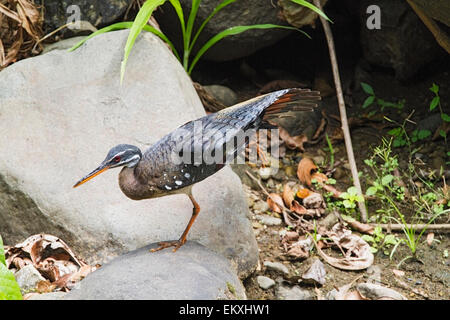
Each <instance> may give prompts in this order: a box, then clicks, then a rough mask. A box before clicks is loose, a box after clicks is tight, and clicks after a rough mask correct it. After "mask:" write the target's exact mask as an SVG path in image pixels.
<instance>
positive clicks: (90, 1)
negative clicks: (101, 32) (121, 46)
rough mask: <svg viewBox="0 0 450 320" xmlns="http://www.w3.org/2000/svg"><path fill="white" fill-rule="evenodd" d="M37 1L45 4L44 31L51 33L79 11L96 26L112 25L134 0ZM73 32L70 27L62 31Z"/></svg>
mask: <svg viewBox="0 0 450 320" xmlns="http://www.w3.org/2000/svg"><path fill="white" fill-rule="evenodd" d="M36 3H37V4H43V5H44V11H45V15H44V31H45V33H49V32H51V31H54V30H55V29H57V28H58V27H60V26H62V25H65V24H66V23H69V22H71V21H72V20H73V19H72V18H75V15H76V13H77V12H79V14H80V17H79V18H80V20H83V21H89V22H90V23H91V24H92V25H93V26H94V27H104V26H107V25H110V24H112V23H114V22H117V20H118V19H119V18H120V17H122V16H123V15H124V14H125V11H126V10H127V8H128V7H129V6H130V5H131V3H132V0H110V1H101V0H70V1H69V0H37V1H36ZM72 6H77V7H72ZM75 31H76V29H75ZM72 33H73V32H71V29H69V28H65V29H63V30H62V31H60V34H62V35H63V36H64V35H70V34H72Z"/></svg>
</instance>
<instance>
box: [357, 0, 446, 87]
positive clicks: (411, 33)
mask: <svg viewBox="0 0 450 320" xmlns="http://www.w3.org/2000/svg"><path fill="white" fill-rule="evenodd" d="M371 4H373V1H371V0H363V1H361V2H360V14H359V16H360V22H361V24H360V25H361V27H360V37H361V46H362V51H363V56H364V58H365V59H366V60H367V61H368V62H370V63H371V64H374V65H377V66H381V67H386V68H392V69H394V71H395V76H396V78H397V79H399V80H401V81H406V80H408V79H410V78H411V77H412V76H414V75H415V74H416V73H417V71H419V70H420V69H421V68H423V67H424V66H426V65H427V64H429V63H430V62H431V61H433V60H434V59H437V58H439V57H441V56H444V54H445V51H444V50H442V48H440V47H439V45H438V44H437V42H436V40H435V39H434V37H433V35H432V34H431V33H430V31H429V30H428V29H427V28H426V27H425V25H424V24H423V22H422V21H421V20H420V18H419V17H418V16H417V14H416V13H415V12H414V11H413V10H412V9H411V7H410V6H409V5H408V3H406V2H405V1H392V0H379V1H377V3H376V4H377V5H378V6H379V7H380V11H381V28H380V29H379V30H370V29H368V28H367V26H366V20H367V18H368V15H367V13H366V9H367V7H368V6H369V5H371Z"/></svg>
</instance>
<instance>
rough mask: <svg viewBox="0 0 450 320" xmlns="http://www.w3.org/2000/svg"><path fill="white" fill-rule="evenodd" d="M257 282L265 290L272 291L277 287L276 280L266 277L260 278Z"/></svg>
mask: <svg viewBox="0 0 450 320" xmlns="http://www.w3.org/2000/svg"><path fill="white" fill-rule="evenodd" d="M256 281H257V282H258V285H259V286H260V287H261V288H262V289H264V290H267V289H270V288H272V287H273V286H274V285H275V280H273V279H270V278H269V277H265V276H258V277H257V278H256Z"/></svg>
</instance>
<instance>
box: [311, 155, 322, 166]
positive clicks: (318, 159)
mask: <svg viewBox="0 0 450 320" xmlns="http://www.w3.org/2000/svg"><path fill="white" fill-rule="evenodd" d="M313 161H314V163H315V164H317V165H321V164H323V163H324V162H325V158H324V157H322V156H315V157H313Z"/></svg>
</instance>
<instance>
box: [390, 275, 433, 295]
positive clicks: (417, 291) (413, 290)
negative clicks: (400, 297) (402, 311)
mask: <svg viewBox="0 0 450 320" xmlns="http://www.w3.org/2000/svg"><path fill="white" fill-rule="evenodd" d="M394 280H395V281H396V282H397V284H398V285H399V286H400V287H401V288H403V289H406V290H411V291H412V292H414V293H415V294H417V295H419V296H422V297H424V298H425V299H429V298H430V297H429V296H428V294H426V293H425V292H424V291H422V290H419V289H416V288H413V287H411V286H409V285H408V284H407V283H406V282H404V281H402V280H400V279H397V278H396V277H394Z"/></svg>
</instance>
